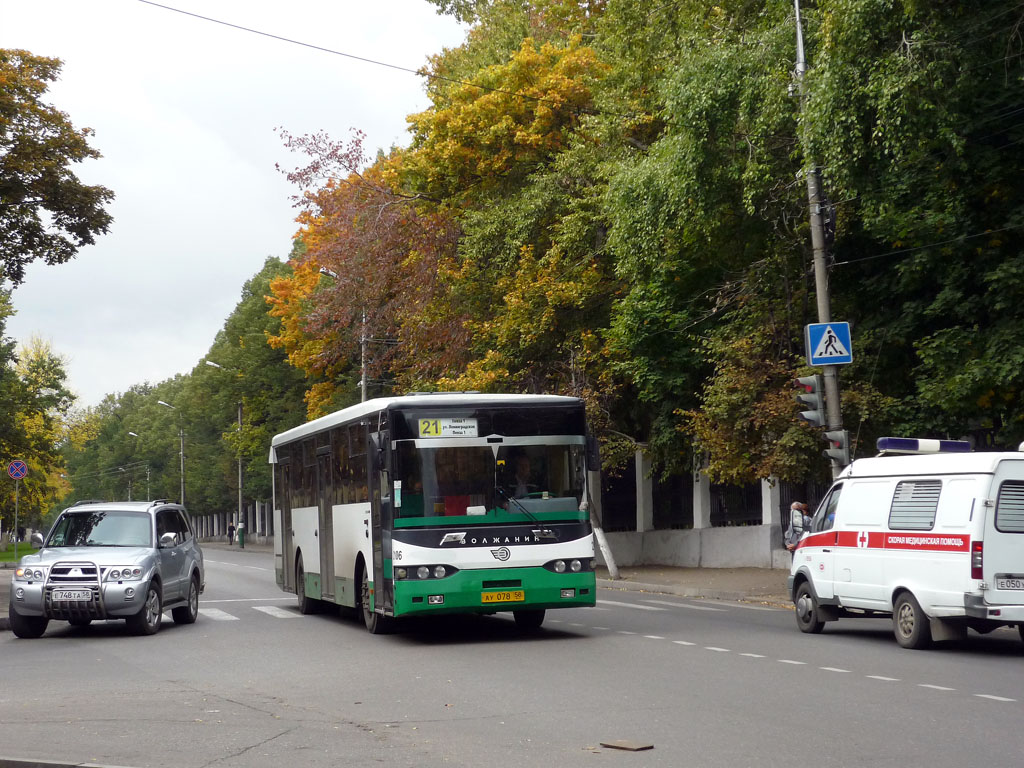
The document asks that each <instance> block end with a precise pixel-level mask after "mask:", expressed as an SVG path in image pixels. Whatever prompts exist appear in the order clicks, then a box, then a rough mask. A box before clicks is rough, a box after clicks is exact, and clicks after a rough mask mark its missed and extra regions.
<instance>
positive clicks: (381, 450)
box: [367, 430, 394, 615]
mask: <svg viewBox="0 0 1024 768" xmlns="http://www.w3.org/2000/svg"><path fill="white" fill-rule="evenodd" d="M390 439H391V438H390V436H389V434H388V432H387V430H381V431H380V432H373V433H370V445H369V446H368V451H367V452H368V453H369V464H370V467H369V468H370V489H371V490H370V529H371V531H370V539H371V541H372V543H373V592H374V606H376V607H383V608H384V612H385V613H386V614H389V615H390V614H393V613H394V584H393V582H392V581H391V576H390V574H391V573H392V571H391V481H390V475H389V474H388V471H387V468H386V467H385V466H384V463H385V461H384V459H385V455H386V453H387V451H386V450H385V446H387V444H388V442H389V441H390ZM385 565H386V566H387V568H385Z"/></svg>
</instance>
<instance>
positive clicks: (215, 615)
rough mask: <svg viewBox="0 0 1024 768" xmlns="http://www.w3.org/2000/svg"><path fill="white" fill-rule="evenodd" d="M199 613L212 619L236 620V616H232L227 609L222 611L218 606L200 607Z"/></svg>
mask: <svg viewBox="0 0 1024 768" xmlns="http://www.w3.org/2000/svg"><path fill="white" fill-rule="evenodd" d="M199 613H200V614H201V615H202V616H203V617H204V618H207V619H213V620H214V621H238V617H237V616H232V615H231V614H230V613H228V612H227V611H222V610H221V609H220V608H200V609H199Z"/></svg>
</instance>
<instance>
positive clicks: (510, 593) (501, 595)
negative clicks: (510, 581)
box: [480, 589, 526, 603]
mask: <svg viewBox="0 0 1024 768" xmlns="http://www.w3.org/2000/svg"><path fill="white" fill-rule="evenodd" d="M525 600H526V591H525V590H522V589H512V590H507V591H505V592H481V593H480V602H482V603H522V602H524V601H525Z"/></svg>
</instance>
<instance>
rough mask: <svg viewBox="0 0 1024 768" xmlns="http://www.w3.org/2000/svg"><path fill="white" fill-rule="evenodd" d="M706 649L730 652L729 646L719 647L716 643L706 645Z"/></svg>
mask: <svg viewBox="0 0 1024 768" xmlns="http://www.w3.org/2000/svg"><path fill="white" fill-rule="evenodd" d="M704 650H705V651H715V652H716V653H729V649H728V648H719V647H717V646H714V645H705V646H704Z"/></svg>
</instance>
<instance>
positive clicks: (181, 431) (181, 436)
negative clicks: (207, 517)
mask: <svg viewBox="0 0 1024 768" xmlns="http://www.w3.org/2000/svg"><path fill="white" fill-rule="evenodd" d="M156 402H157V405H163V406H166V407H167V408H170V409H171V410H172V411H176V410H178V409H177V408H175V407H174V406H173V405H171V404H170V403H165V402H164V401H163V400H157V401H156ZM178 441H179V442H180V443H181V452H180V456H181V505H182V506H185V428H184V427H183V426H182V425H181V414H178Z"/></svg>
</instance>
